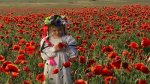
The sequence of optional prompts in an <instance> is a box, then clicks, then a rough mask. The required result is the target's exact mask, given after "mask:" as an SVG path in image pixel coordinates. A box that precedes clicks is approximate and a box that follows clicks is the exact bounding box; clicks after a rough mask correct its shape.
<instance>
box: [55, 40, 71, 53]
mask: <svg viewBox="0 0 150 84" xmlns="http://www.w3.org/2000/svg"><path fill="white" fill-rule="evenodd" d="M67 47H68V44H67V43H66V42H60V43H58V44H57V45H56V46H55V50H56V51H59V50H61V49H65V48H67Z"/></svg>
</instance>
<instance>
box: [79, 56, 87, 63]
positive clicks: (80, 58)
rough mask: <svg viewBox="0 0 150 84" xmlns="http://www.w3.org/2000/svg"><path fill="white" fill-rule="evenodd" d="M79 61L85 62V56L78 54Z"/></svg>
mask: <svg viewBox="0 0 150 84" xmlns="http://www.w3.org/2000/svg"><path fill="white" fill-rule="evenodd" d="M79 62H80V63H81V64H83V63H85V62H86V58H85V57H84V56H79Z"/></svg>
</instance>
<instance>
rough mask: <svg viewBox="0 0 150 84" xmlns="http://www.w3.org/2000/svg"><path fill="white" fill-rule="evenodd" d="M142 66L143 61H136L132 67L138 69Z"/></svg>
mask: <svg viewBox="0 0 150 84" xmlns="http://www.w3.org/2000/svg"><path fill="white" fill-rule="evenodd" d="M142 66H145V65H144V63H136V64H134V67H135V68H136V69H137V70H140V69H141V67H142Z"/></svg>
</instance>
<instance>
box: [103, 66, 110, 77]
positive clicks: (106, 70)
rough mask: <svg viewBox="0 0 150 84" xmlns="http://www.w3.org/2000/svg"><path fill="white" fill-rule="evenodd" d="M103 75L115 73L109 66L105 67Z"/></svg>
mask: <svg viewBox="0 0 150 84" xmlns="http://www.w3.org/2000/svg"><path fill="white" fill-rule="evenodd" d="M102 75H103V76H112V75H113V71H111V70H110V69H108V68H107V67H105V68H103V70H102Z"/></svg>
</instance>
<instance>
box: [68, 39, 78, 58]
mask: <svg viewBox="0 0 150 84" xmlns="http://www.w3.org/2000/svg"><path fill="white" fill-rule="evenodd" d="M66 40H67V43H68V50H67V52H66V53H67V54H68V56H69V57H70V58H71V59H75V58H76V57H77V55H78V50H77V42H76V40H75V39H74V38H73V37H72V36H68V38H67V39H66Z"/></svg>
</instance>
